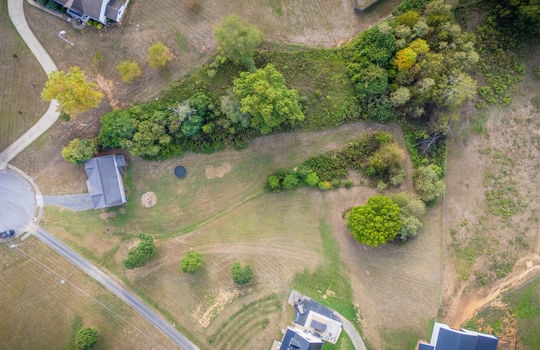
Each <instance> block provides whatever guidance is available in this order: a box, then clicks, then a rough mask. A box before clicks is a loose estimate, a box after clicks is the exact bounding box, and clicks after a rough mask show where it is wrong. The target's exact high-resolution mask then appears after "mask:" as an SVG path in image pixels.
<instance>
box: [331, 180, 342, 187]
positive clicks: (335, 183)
mask: <svg viewBox="0 0 540 350" xmlns="http://www.w3.org/2000/svg"><path fill="white" fill-rule="evenodd" d="M340 186H341V181H339V180H338V179H336V180H333V181H332V187H333V188H339V187H340Z"/></svg>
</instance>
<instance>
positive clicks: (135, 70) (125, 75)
mask: <svg viewBox="0 0 540 350" xmlns="http://www.w3.org/2000/svg"><path fill="white" fill-rule="evenodd" d="M116 70H117V71H118V74H120V77H121V78H122V81H123V82H124V83H131V82H133V80H135V79H137V78H140V77H141V76H142V70H141V67H139V64H138V63H137V61H122V62H120V63H118V65H117V66H116Z"/></svg>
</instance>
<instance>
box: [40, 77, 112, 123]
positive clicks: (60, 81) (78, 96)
mask: <svg viewBox="0 0 540 350" xmlns="http://www.w3.org/2000/svg"><path fill="white" fill-rule="evenodd" d="M41 98H42V99H43V100H45V101H51V100H57V101H58V103H59V107H60V112H62V113H67V114H69V115H70V116H71V117H76V116H77V115H79V114H81V113H83V112H85V111H87V110H89V109H91V108H95V107H97V106H99V104H100V103H101V100H102V99H103V93H101V92H100V91H99V90H98V89H97V85H96V84H94V83H90V82H88V81H86V79H85V78H84V74H83V72H82V71H81V69H80V68H79V67H72V68H71V69H70V70H69V71H67V72H64V71H55V72H52V73H50V74H49V78H48V80H47V82H46V83H45V87H44V88H43V91H42V92H41Z"/></svg>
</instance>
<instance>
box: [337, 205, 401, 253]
mask: <svg viewBox="0 0 540 350" xmlns="http://www.w3.org/2000/svg"><path fill="white" fill-rule="evenodd" d="M399 212H400V209H399V206H398V205H397V204H396V203H394V202H393V201H392V200H391V199H390V198H388V197H385V196H382V195H377V196H374V197H371V198H370V199H369V200H368V201H367V203H366V205H364V206H360V207H355V208H353V209H352V210H351V211H350V212H349V214H348V217H347V226H349V229H350V230H351V233H352V235H353V236H354V238H355V239H356V240H357V241H359V242H360V243H364V244H367V245H370V246H372V247H376V246H378V245H379V244H384V243H386V242H387V241H390V240H392V239H394V238H395V237H396V235H397V233H398V231H399V229H400V228H401V219H400V217H399Z"/></svg>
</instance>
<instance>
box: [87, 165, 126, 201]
mask: <svg viewBox="0 0 540 350" xmlns="http://www.w3.org/2000/svg"><path fill="white" fill-rule="evenodd" d="M125 165H126V160H125V158H124V156H123V155H118V156H114V155H110V156H104V157H97V158H92V159H90V160H87V161H86V162H85V164H84V170H85V171H86V175H87V176H88V180H87V181H86V185H87V186H88V192H89V193H90V198H91V199H92V204H93V205H94V208H96V209H99V208H107V207H112V206H115V205H122V204H124V203H126V201H127V200H126V193H125V189H124V184H123V182H122V175H123V171H122V166H125Z"/></svg>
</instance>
